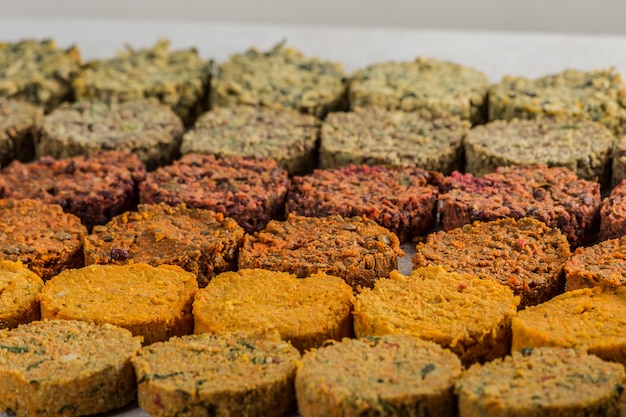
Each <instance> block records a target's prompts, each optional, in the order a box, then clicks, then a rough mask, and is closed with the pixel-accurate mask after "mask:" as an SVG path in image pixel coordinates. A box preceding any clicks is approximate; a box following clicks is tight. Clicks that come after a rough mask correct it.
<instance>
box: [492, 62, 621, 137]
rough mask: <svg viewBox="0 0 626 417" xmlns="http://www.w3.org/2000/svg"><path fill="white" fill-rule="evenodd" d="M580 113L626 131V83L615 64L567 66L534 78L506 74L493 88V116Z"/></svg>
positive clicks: (611, 128)
mask: <svg viewBox="0 0 626 417" xmlns="http://www.w3.org/2000/svg"><path fill="white" fill-rule="evenodd" d="M555 116H566V117H577V118H583V119H587V120H593V121H597V122H600V123H602V124H604V125H605V126H606V127H608V128H609V129H610V130H611V131H612V132H613V133H615V134H623V133H625V132H626V130H625V129H626V128H625V126H626V124H625V123H624V121H625V120H626V84H624V82H623V80H622V76H621V75H620V74H619V73H618V72H617V71H615V69H613V68H606V69H598V70H592V71H579V70H574V69H567V70H564V71H562V72H560V73H558V74H551V75H547V76H545V77H541V78H537V79H534V80H531V79H528V78H524V77H512V76H505V77H504V78H503V79H502V81H501V82H499V83H497V84H495V85H493V86H491V88H490V89H489V120H498V119H504V120H511V119H514V118H517V119H541V118H544V117H555Z"/></svg>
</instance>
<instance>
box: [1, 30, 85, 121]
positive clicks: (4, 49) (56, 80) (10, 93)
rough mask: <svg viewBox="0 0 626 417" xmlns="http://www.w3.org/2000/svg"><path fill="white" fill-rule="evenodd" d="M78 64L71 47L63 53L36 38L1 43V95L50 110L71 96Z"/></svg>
mask: <svg viewBox="0 0 626 417" xmlns="http://www.w3.org/2000/svg"><path fill="white" fill-rule="evenodd" d="M80 65H81V62H80V53H79V51H78V48H76V47H74V46H72V47H70V48H68V49H65V50H63V49H59V48H58V47H57V45H56V43H55V42H54V41H52V40H43V41H37V40H35V39H27V40H24V41H21V42H15V43H10V42H0V96H2V97H10V98H18V99H23V100H26V101H29V102H31V103H33V104H37V105H41V106H43V107H45V108H46V110H51V109H53V108H54V107H56V106H57V105H58V104H59V103H61V102H62V101H64V100H66V99H67V98H69V96H71V93H72V87H71V83H72V80H73V79H74V77H76V75H77V74H78V72H79V71H80Z"/></svg>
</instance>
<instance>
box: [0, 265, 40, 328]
mask: <svg viewBox="0 0 626 417" xmlns="http://www.w3.org/2000/svg"><path fill="white" fill-rule="evenodd" d="M41 288H43V281H42V280H41V278H39V276H38V275H37V274H35V273H34V272H32V271H30V270H29V269H28V268H26V266H24V264H22V262H20V261H17V262H11V261H0V329H12V328H14V327H17V325H18V324H23V323H30V322H31V321H33V320H39V319H40V317H41V316H40V313H39V301H37V294H39V291H41Z"/></svg>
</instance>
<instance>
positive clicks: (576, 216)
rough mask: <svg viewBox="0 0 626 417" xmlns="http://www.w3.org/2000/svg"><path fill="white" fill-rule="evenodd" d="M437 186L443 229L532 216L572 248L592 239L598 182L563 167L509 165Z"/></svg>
mask: <svg viewBox="0 0 626 417" xmlns="http://www.w3.org/2000/svg"><path fill="white" fill-rule="evenodd" d="M442 188H443V192H442V193H441V194H440V197H439V213H440V215H441V216H442V220H441V222H442V225H443V228H444V229H445V230H450V229H454V228H456V227H461V226H463V225H464V224H467V223H471V222H473V221H475V220H481V221H490V220H496V219H500V218H505V217H512V218H516V219H519V218H522V217H533V218H536V219H538V220H541V221H542V222H544V223H546V225H548V226H549V227H558V228H559V229H561V231H562V232H563V233H564V234H565V235H566V236H567V239H568V240H569V242H570V244H571V245H573V246H580V245H582V244H584V243H588V242H591V241H593V240H595V239H596V235H597V232H598V226H599V222H600V205H601V202H600V184H599V183H596V182H593V181H587V180H582V179H579V178H578V177H577V175H576V173H575V172H573V171H571V170H569V169H567V168H563V167H552V168H549V167H547V166H546V165H536V166H527V167H521V166H515V165H512V166H510V167H500V168H498V169H497V170H496V171H495V172H493V173H491V174H486V175H485V176H484V177H483V178H476V177H474V176H473V175H472V174H464V175H463V174H460V173H458V172H454V173H452V175H451V176H450V177H447V178H446V180H445V181H444V183H443V185H442Z"/></svg>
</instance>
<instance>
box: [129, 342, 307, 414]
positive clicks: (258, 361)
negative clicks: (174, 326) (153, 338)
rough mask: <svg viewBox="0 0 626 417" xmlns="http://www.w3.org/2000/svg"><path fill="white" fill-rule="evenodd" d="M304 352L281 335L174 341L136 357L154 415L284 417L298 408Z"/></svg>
mask: <svg viewBox="0 0 626 417" xmlns="http://www.w3.org/2000/svg"><path fill="white" fill-rule="evenodd" d="M298 359H300V354H299V353H298V351H297V350H296V349H295V348H294V347H293V346H291V345H290V344H289V343H288V342H285V341H282V340H280V337H279V336H278V334H268V335H263V334H261V335H258V336H249V335H248V336H242V335H237V334H229V335H220V336H214V335H209V334H203V335H193V336H185V337H180V338H178V337H173V338H171V339H170V340H168V341H167V342H163V343H155V344H153V345H151V346H146V347H144V348H143V349H142V350H140V351H139V355H138V356H137V357H135V358H133V360H132V361H133V365H134V367H135V371H136V374H137V383H138V388H139V406H140V407H141V408H142V409H143V410H145V411H146V412H148V413H150V414H151V415H153V416H163V417H166V416H172V417H173V416H181V415H186V416H212V417H231V416H239V417H281V416H283V415H285V414H286V413H288V412H290V411H294V410H295V407H296V400H295V392H294V386H293V383H294V378H295V373H296V364H295V362H296V361H297V360H298Z"/></svg>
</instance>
